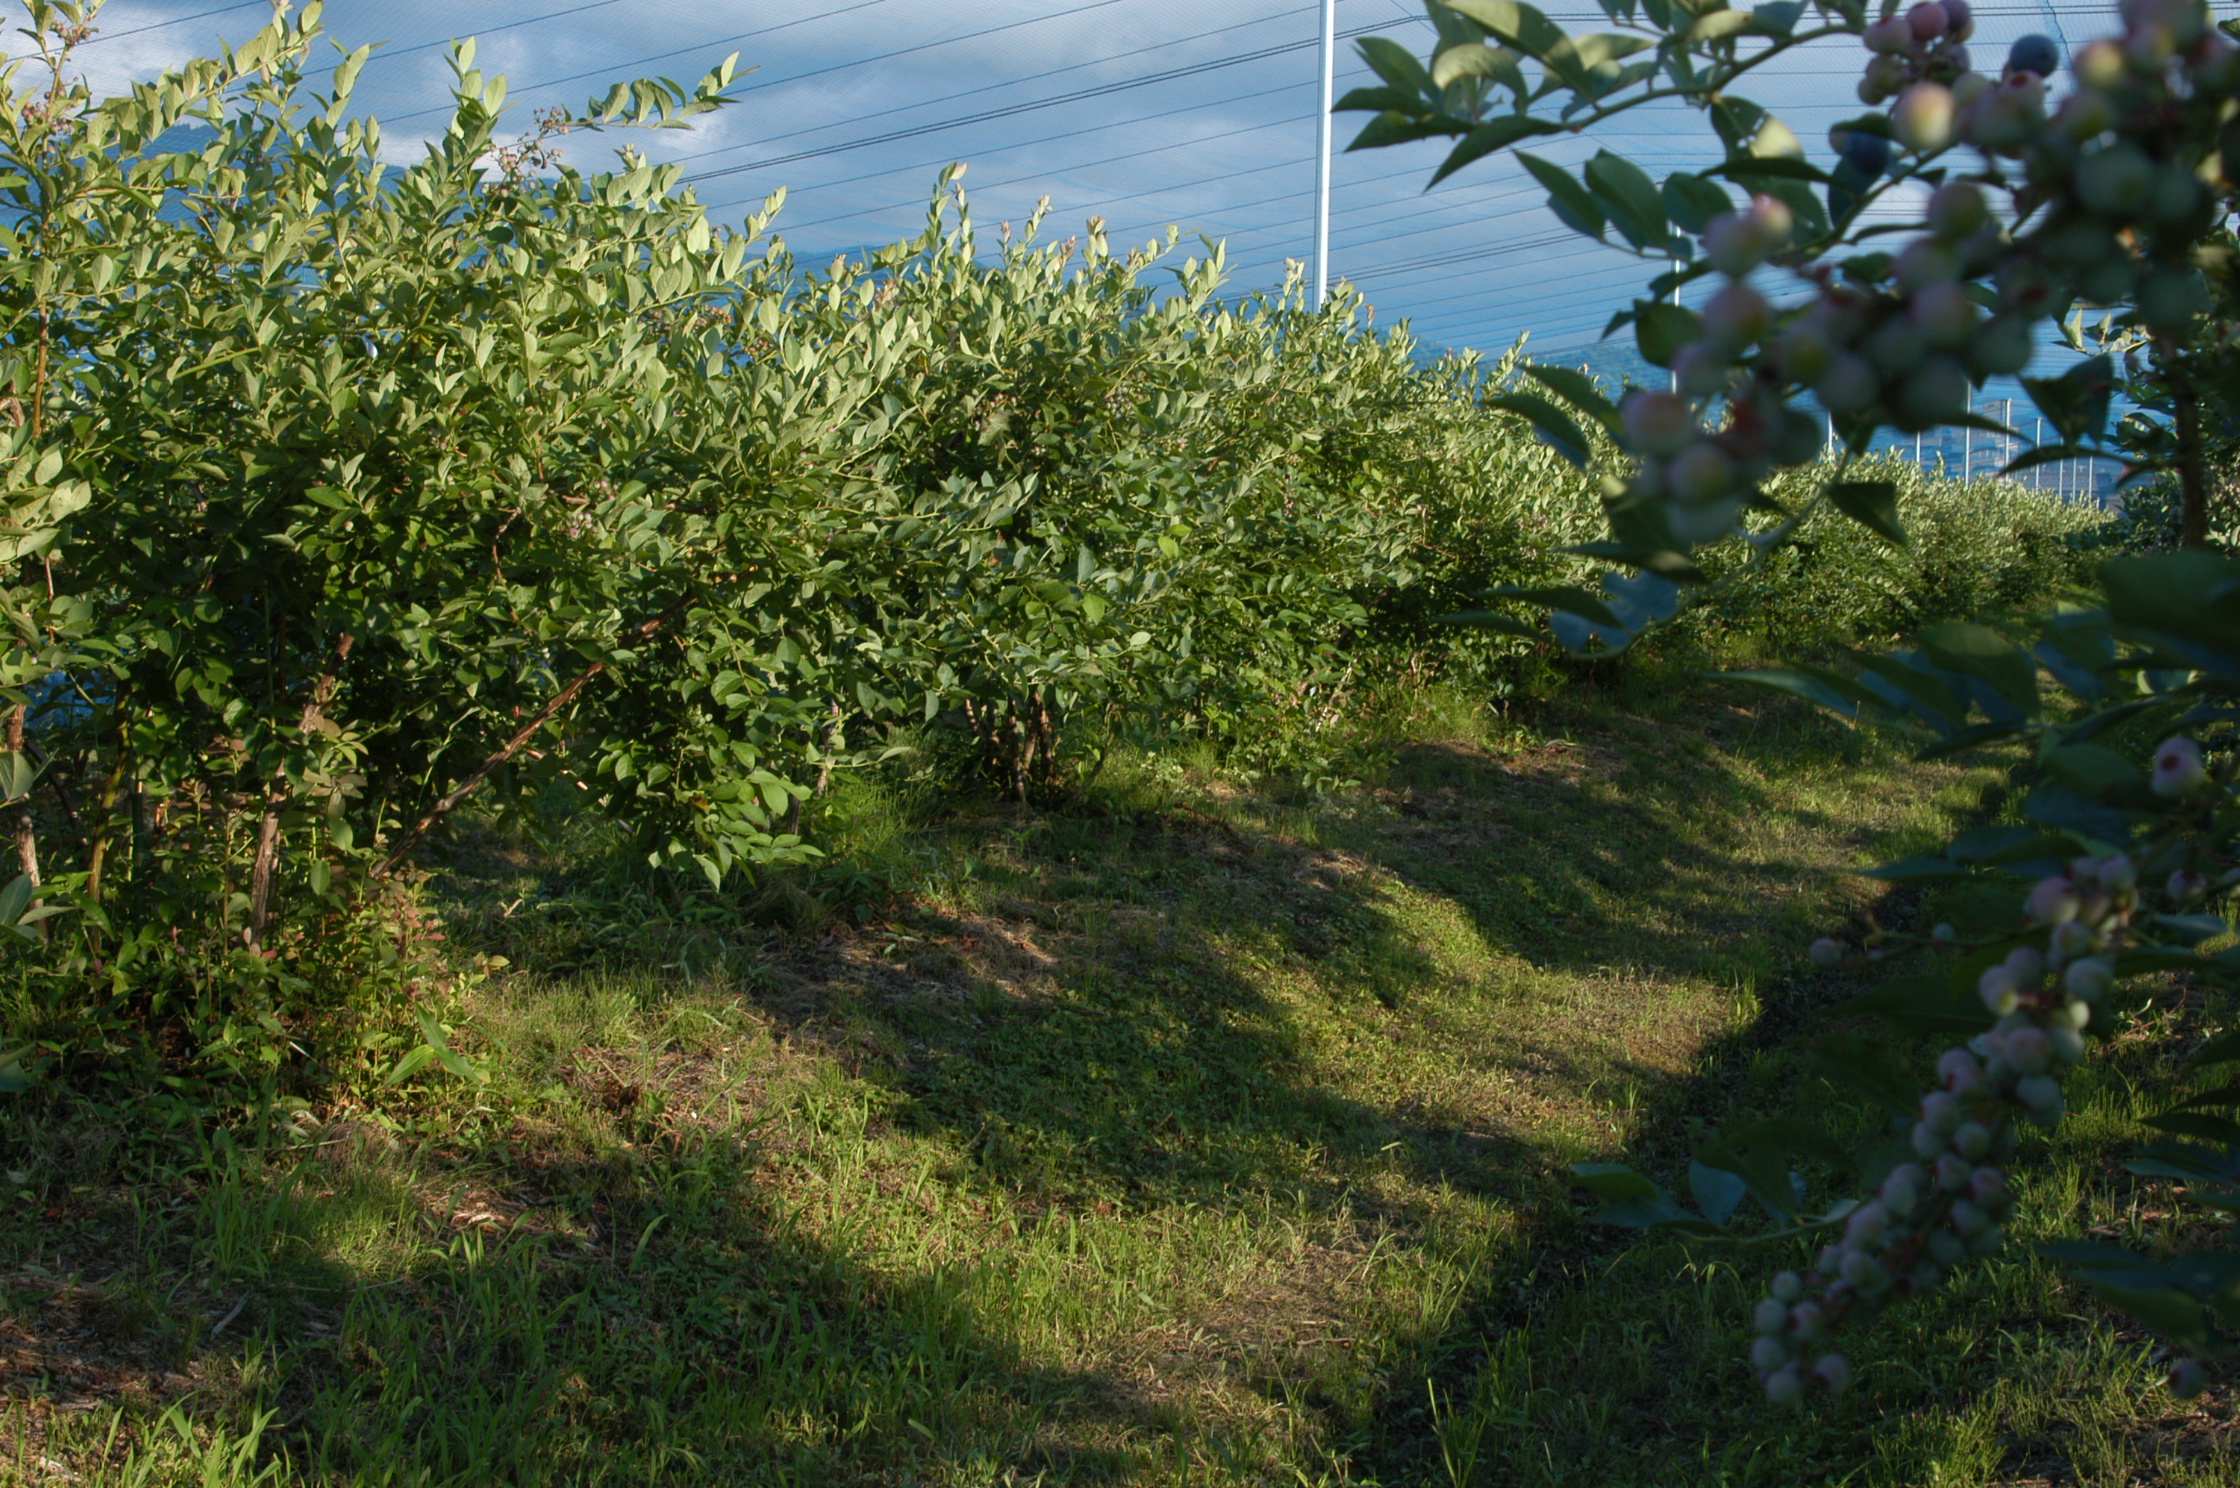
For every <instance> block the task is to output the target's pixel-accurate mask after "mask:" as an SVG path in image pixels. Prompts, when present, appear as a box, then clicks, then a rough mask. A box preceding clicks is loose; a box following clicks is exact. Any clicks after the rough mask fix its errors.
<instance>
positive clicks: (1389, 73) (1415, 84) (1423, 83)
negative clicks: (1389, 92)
mask: <svg viewBox="0 0 2240 1488" xmlns="http://www.w3.org/2000/svg"><path fill="white" fill-rule="evenodd" d="M1354 47H1355V48H1356V49H1357V50H1358V51H1359V52H1360V53H1361V60H1362V61H1364V62H1366V63H1368V64H1369V68H1370V70H1371V71H1372V72H1374V73H1376V75H1377V76H1378V77H1380V78H1383V79H1384V80H1385V82H1386V83H1388V84H1390V85H1391V86H1392V87H1395V88H1399V89H1402V90H1405V91H1410V92H1413V93H1414V94H1416V95H1417V96H1418V97H1425V98H1428V97H1431V96H1433V95H1434V94H1435V93H1436V91H1437V90H1436V89H1435V88H1434V87H1433V86H1432V82H1431V74H1430V73H1428V72H1426V71H1424V68H1423V64H1422V63H1421V62H1418V61H1417V60H1416V56H1415V53H1413V52H1411V51H1409V50H1408V49H1407V48H1406V47H1404V46H1402V45H1400V43H1398V42H1396V41H1393V40H1391V39H1389V38H1387V37H1383V36H1364V37H1361V38H1360V39H1358V40H1357V41H1355V42H1354Z"/></svg>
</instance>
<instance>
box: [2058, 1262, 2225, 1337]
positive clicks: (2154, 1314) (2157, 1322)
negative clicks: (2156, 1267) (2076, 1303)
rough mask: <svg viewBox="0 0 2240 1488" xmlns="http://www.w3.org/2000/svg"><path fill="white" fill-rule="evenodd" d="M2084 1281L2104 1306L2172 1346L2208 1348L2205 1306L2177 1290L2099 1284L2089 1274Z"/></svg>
mask: <svg viewBox="0 0 2240 1488" xmlns="http://www.w3.org/2000/svg"><path fill="white" fill-rule="evenodd" d="M2083 1279H2084V1281H2085V1282H2086V1284H2087V1285H2089V1286H2090V1287H2091V1288H2092V1290H2093V1293H2094V1294H2095V1295H2096V1296H2098V1297H2099V1298H2100V1300H2101V1301H2102V1302H2105V1303H2107V1304H2108V1305H2109V1306H2110V1307H2113V1308H2115V1309H2116V1310H2117V1311H2118V1312H2127V1313H2129V1314H2131V1316H2133V1317H2135V1318H2137V1319H2138V1320H2139V1321H2140V1322H2142V1323H2144V1324H2146V1325H2147V1326H2148V1327H2149V1328H2152V1329H2153V1330H2154V1331H2155V1332H2157V1333H2160V1334H2161V1335H2162V1336H2163V1337H2165V1338H2167V1339H2169V1340H2170V1341H2171V1342H2172V1343H2176V1344H2181V1345H2183V1346H2185V1347H2187V1348H2192V1349H2199V1348H2202V1347H2205V1346H2206V1345H2207V1344H2208V1341H2209V1325H2208V1318H2207V1316H2206V1314H2205V1313H2204V1312H2203V1310H2202V1307H2201V1304H2200V1303H2199V1302H2197V1301H2195V1300H2194V1299H2193V1298H2191V1297H2189V1296H2187V1295H2186V1294H2185V1293H2184V1292H2182V1291H2179V1290H2178V1289H2177V1288H2175V1287H2129V1286H2121V1285H2118V1284H2116V1283H2113V1282H2106V1281H2099V1280H2096V1279H2094V1278H2093V1276H2091V1275H2090V1274H2089V1273H2088V1274H2086V1275H2085V1276H2084V1278H2083Z"/></svg>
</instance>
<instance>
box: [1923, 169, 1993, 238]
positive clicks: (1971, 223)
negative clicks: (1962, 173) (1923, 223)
mask: <svg viewBox="0 0 2240 1488" xmlns="http://www.w3.org/2000/svg"><path fill="white" fill-rule="evenodd" d="M1990 220H1991V202H1990V200H1989V198H1987V197H1985V196H1984V194H1983V188H1982V187H1981V186H1978V185H1977V184H1976V183H1975V182H1973V181H1947V182H1945V184H1944V185H1942V186H1939V187H1938V188H1937V189H1936V191H1935V193H1934V194H1932V195H1931V196H1930V198H1929V230H1930V231H1931V232H1933V233H1935V234H1936V235H1937V236H1938V237H1940V238H1945V239H1947V240H1950V241H1953V242H1958V241H1959V240H1960V239H1962V238H1964V237H1966V236H1967V235H1968V234H1969V233H1972V232H1974V231H1975V230H1976V229H1977V228H1979V227H1981V226H1983V225H1984V223H1986V222H1988V221H1990Z"/></svg>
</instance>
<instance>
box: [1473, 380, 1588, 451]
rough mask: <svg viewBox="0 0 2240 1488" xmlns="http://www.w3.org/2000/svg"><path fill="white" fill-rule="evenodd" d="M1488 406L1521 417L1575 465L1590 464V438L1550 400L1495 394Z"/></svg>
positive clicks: (1533, 396)
mask: <svg viewBox="0 0 2240 1488" xmlns="http://www.w3.org/2000/svg"><path fill="white" fill-rule="evenodd" d="M1485 406H1486V407H1488V408H1493V409H1498V410H1500V411H1501V412H1504V413H1514V414H1518V415H1520V416H1522V417H1523V418H1524V419H1525V420H1526V421H1527V422H1529V423H1530V424H1531V425H1532V427H1533V431H1534V432H1535V433H1537V434H1538V435H1539V436H1540V437H1541V439H1543V440H1544V441H1546V442H1547V444H1548V445H1549V447H1550V448H1552V449H1554V450H1555V452H1556V453H1557V454H1559V455H1561V456H1563V457H1564V458H1565V459H1566V460H1569V461H1570V462H1571V463H1572V464H1574V465H1579V466H1584V465H1585V464H1586V463H1587V448H1588V447H1587V436H1586V435H1585V433H1583V432H1582V431H1581V430H1580V428H1579V426H1578V425H1577V424H1576V423H1574V422H1572V420H1571V416H1570V415H1569V414H1567V413H1565V412H1564V411H1563V410H1562V409H1560V408H1558V407H1556V406H1555V404H1553V403H1550V402H1549V401H1548V400H1547V399H1545V398H1542V397H1538V396H1535V395H1534V394H1532V393H1495V394H1492V395H1491V396H1489V397H1488V398H1486V400H1485Z"/></svg>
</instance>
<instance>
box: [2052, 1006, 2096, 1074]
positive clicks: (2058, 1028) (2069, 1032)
mask: <svg viewBox="0 0 2240 1488" xmlns="http://www.w3.org/2000/svg"><path fill="white" fill-rule="evenodd" d="M2069 1006H2070V1007H2073V1008H2075V1009H2077V1010H2078V1011H2079V1012H2082V1013H2083V1014H2084V1015H2085V1017H2086V1018H2087V1019H2090V1018H2091V1017H2092V1009H2091V1008H2090V1007H2088V1006H2086V1005H2085V1004H2084V1003H2081V1002H2072V1003H2070V1004H2069ZM2083 1026H2084V1024H2082V1023H2077V1022H2062V1023H2056V1024H2054V1025H2053V1027H2051V1028H2049V1029H2047V1030H2046V1041H2047V1042H2048V1043H2049V1044H2051V1045H2052V1047H2053V1057H2054V1059H2055V1060H2056V1061H2057V1062H2058V1063H2061V1064H2075V1063H2076V1062H2077V1061H2078V1060H2080V1059H2082V1058H2084V1035H2083V1034H2081V1033H2079V1032H2078V1031H2077V1030H2078V1029H2080V1028H2082V1027H2083Z"/></svg>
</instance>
